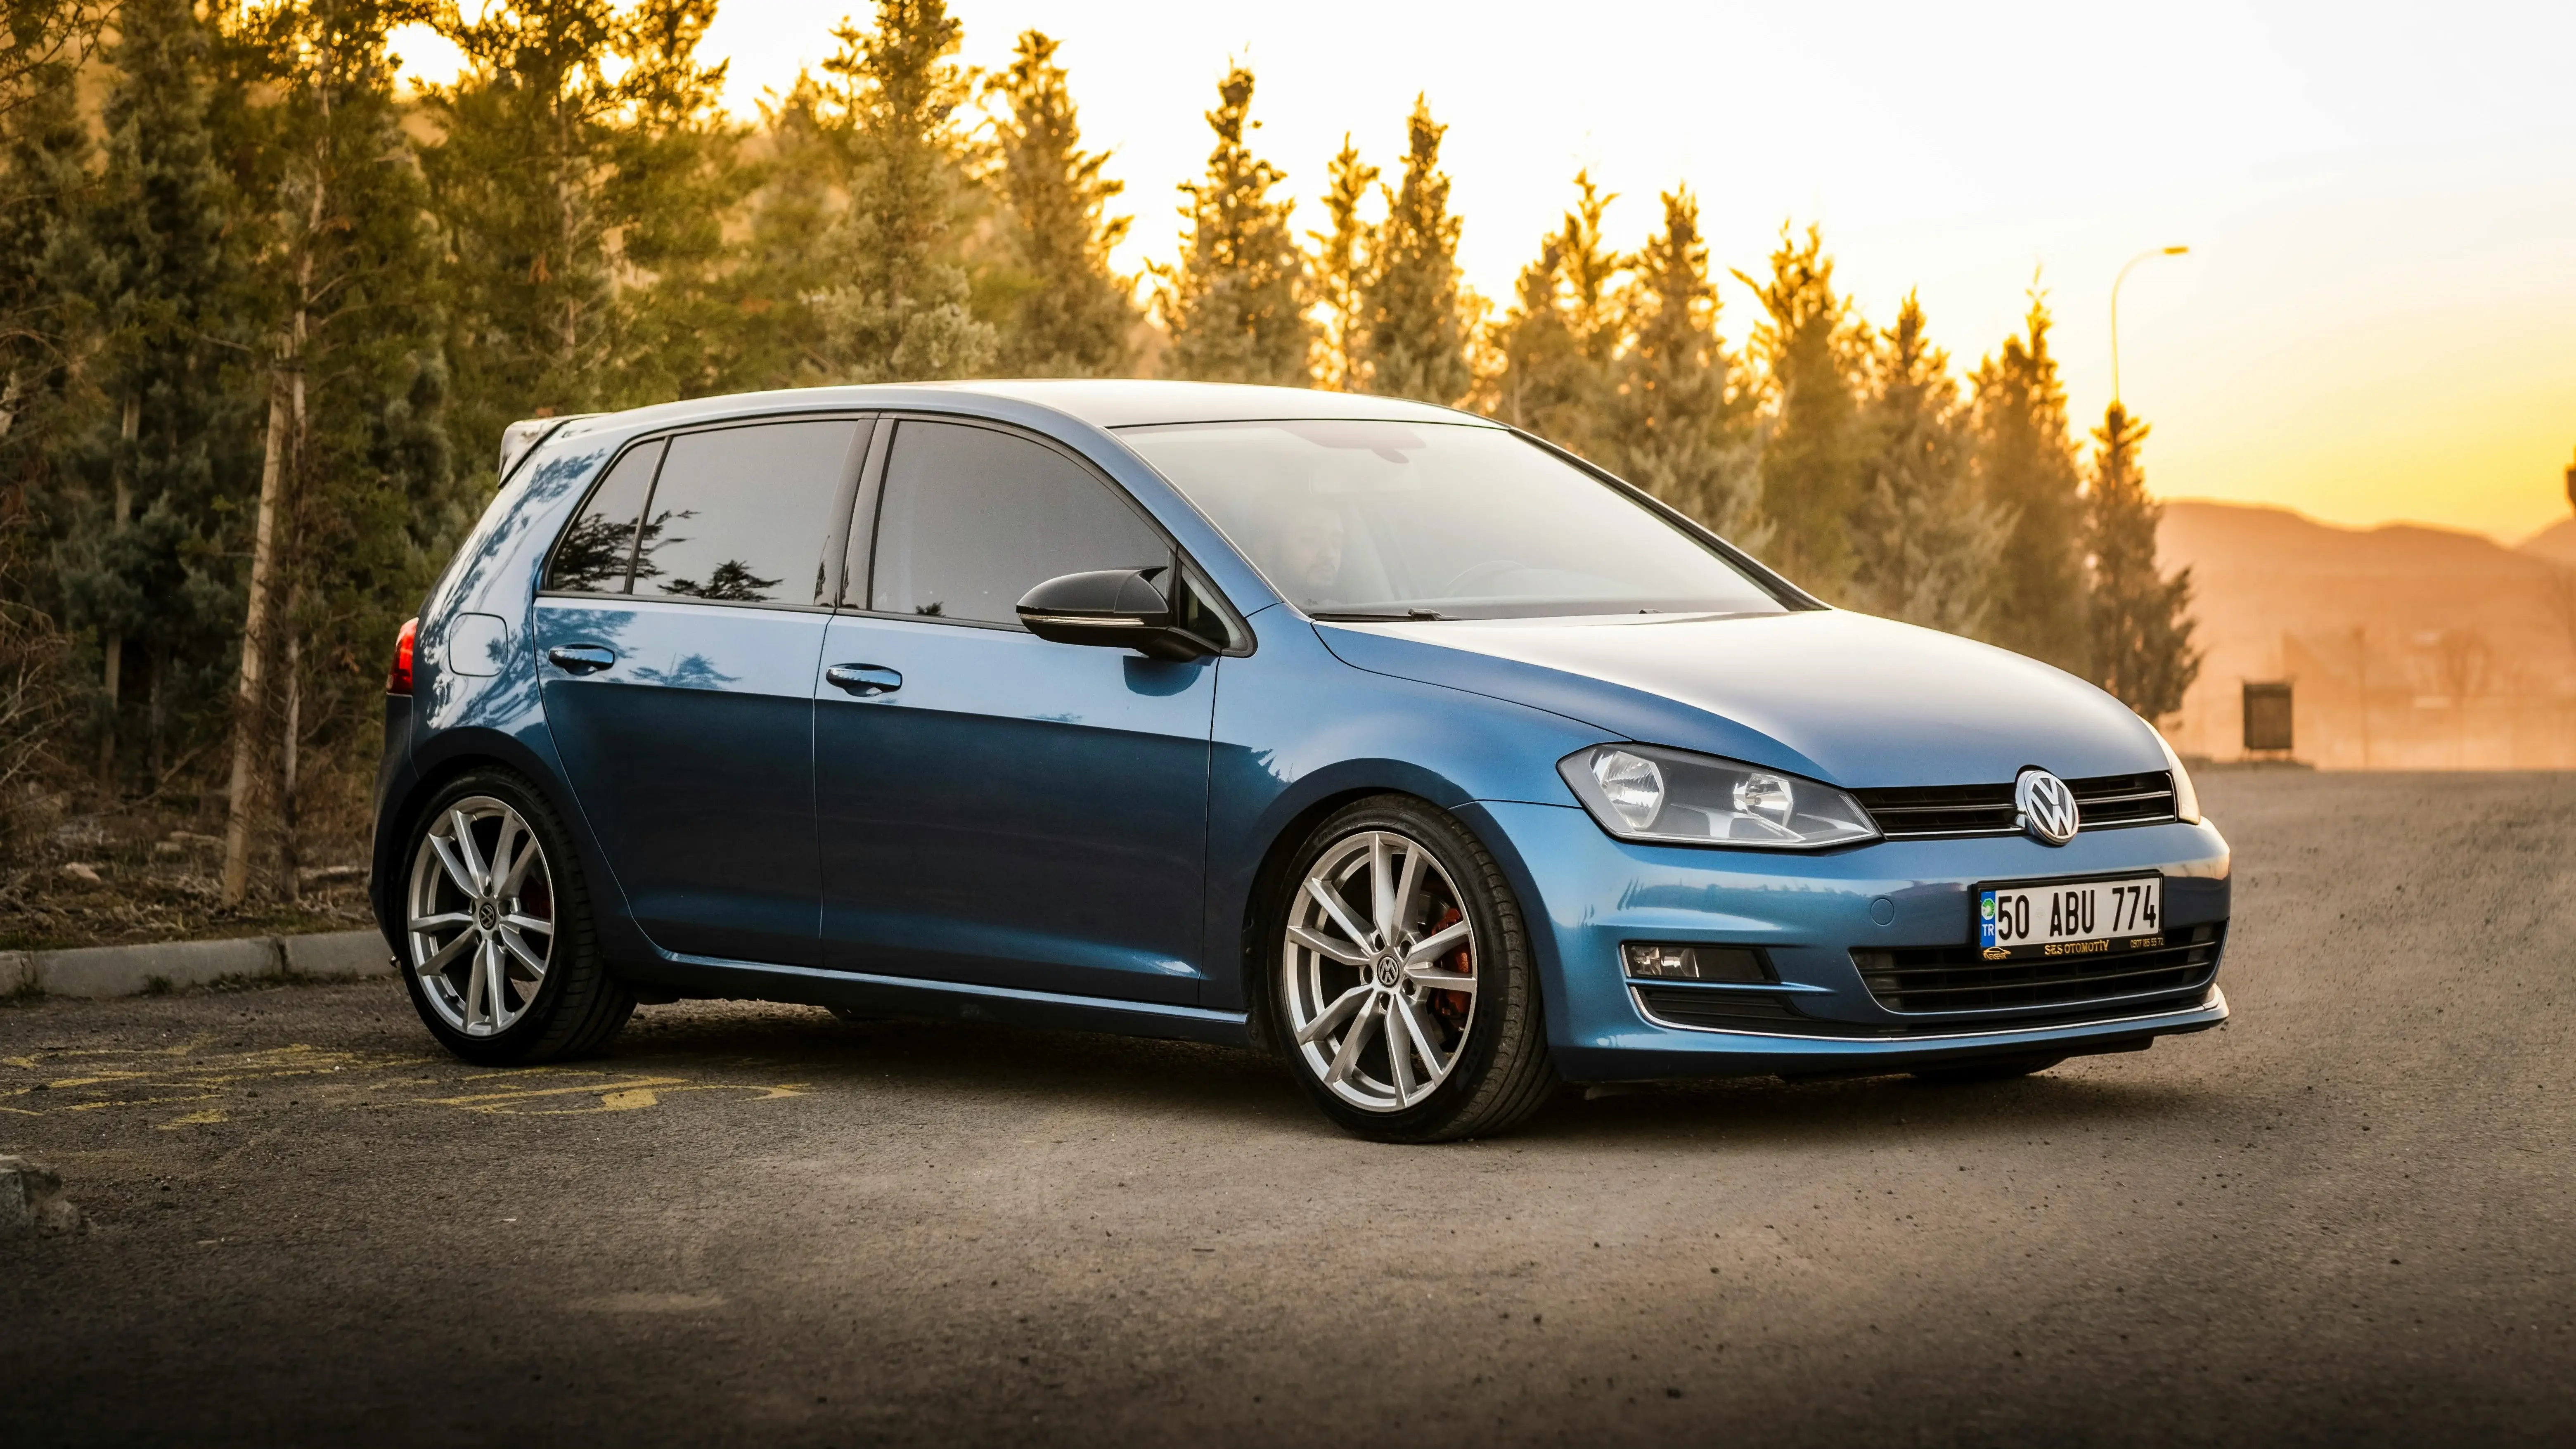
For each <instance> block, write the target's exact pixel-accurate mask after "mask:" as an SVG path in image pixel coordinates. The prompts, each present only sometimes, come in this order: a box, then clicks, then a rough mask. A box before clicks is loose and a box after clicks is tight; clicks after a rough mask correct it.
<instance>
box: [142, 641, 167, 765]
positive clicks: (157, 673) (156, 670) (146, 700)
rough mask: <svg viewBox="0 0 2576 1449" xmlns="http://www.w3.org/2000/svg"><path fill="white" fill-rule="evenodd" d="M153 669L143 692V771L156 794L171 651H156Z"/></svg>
mask: <svg viewBox="0 0 2576 1449" xmlns="http://www.w3.org/2000/svg"><path fill="white" fill-rule="evenodd" d="M151 659H152V668H151V671H150V672H149V673H147V674H146V675H145V676H144V678H145V679H147V680H149V681H150V683H149V684H147V685H146V686H145V689H144V692H143V771H144V778H145V779H146V780H148V781H149V782H151V788H152V790H153V792H154V793H156V794H157V793H159V791H160V789H161V699H162V694H161V681H162V680H163V678H164V677H166V676H167V675H168V674H169V666H170V651H168V650H166V649H154V650H153V651H152V654H151Z"/></svg>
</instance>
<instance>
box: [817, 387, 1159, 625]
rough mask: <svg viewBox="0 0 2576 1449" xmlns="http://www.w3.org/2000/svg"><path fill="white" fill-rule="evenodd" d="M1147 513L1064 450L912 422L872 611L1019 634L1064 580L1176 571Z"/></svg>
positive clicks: (891, 486)
mask: <svg viewBox="0 0 2576 1449" xmlns="http://www.w3.org/2000/svg"><path fill="white" fill-rule="evenodd" d="M1171 562H1172V550H1171V546H1170V545H1169V544H1167V543H1165V542H1163V540H1162V538H1161V537H1160V536H1159V535H1158V534H1156V533H1155V532H1154V530H1153V529H1152V528H1151V527H1150V526H1148V525H1147V524H1146V522H1145V521H1144V519H1142V518H1140V517H1138V516H1137V513H1136V510H1135V509H1134V508H1132V507H1129V506H1128V504H1127V503H1126V502H1125V500H1123V499H1121V498H1120V497H1119V496H1118V495H1116V494H1115V493H1113V492H1111V491H1110V490H1109V488H1108V487H1107V486H1105V485H1104V484H1102V483H1101V481H1100V480H1099V479H1097V478H1095V477H1093V476H1092V475H1091V474H1090V473H1089V472H1088V471H1086V470H1085V469H1083V468H1082V467H1080V466H1079V465H1077V464H1076V463H1074V462H1073V460H1071V459H1069V458H1067V457H1065V456H1064V455H1063V454H1062V453H1059V452H1057V451H1055V450H1054V449H1052V448H1048V447H1043V446H1041V445H1039V444H1036V443H1032V442H1030V441H1028V440H1027V439H1025V438H1016V437H1013V436H1011V435H1010V434H1008V433H1001V432H995V431H994V430H992V429H990V428H976V427H966V426H962V425H959V424H955V423H926V422H914V421H906V422H904V423H902V424H901V425H900V426H899V427H898V428H897V429H896V431H895V435H894V448H893V452H892V454H891V455H890V456H889V457H888V459H887V462H886V476H885V489H884V501H883V503H882V504H881V505H880V506H879V509H878V513H877V529H876V549H875V554H874V557H873V559H872V561H871V565H870V568H869V582H868V607H869V608H870V609H872V610H874V611H876V612H878V613H881V614H918V615H923V616H927V617H935V618H942V619H964V620H970V621H974V622H977V623H986V624H1017V623H1018V622H1019V621H1020V616H1019V615H1018V613H1016V612H1015V611H1014V606H1015V605H1017V604H1018V603H1019V601H1020V598H1021V596H1022V595H1024V594H1026V593H1028V591H1029V590H1031V589H1033V588H1035V587H1037V586H1038V585H1039V584H1042V583H1045V582H1046V581H1047V580H1048V579H1051V578H1055V577H1057V576H1059V575H1062V574H1073V573H1083V572H1086V571H1088V570H1091V569H1141V568H1154V567H1158V566H1159V567H1163V568H1169V567H1170V566H1171Z"/></svg>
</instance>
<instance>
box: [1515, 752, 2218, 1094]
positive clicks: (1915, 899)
mask: <svg viewBox="0 0 2576 1449" xmlns="http://www.w3.org/2000/svg"><path fill="white" fill-rule="evenodd" d="M1478 809H1479V810H1480V811H1481V813H1483V814H1484V815H1485V816H1486V817H1487V819H1488V820H1489V821H1490V822H1491V823H1492V826H1493V828H1494V831H1495V832H1496V834H1497V835H1499V836H1500V837H1501V838H1502V839H1503V840H1504V841H1506V842H1508V846H1509V849H1508V850H1507V851H1502V852H1498V854H1499V855H1501V856H1503V857H1504V863H1505V868H1506V869H1507V870H1510V871H1511V872H1512V873H1513V874H1514V875H1515V876H1516V877H1517V878H1516V879H1515V881H1514V884H1515V886H1516V887H1517V888H1518V891H1519V894H1520V897H1521V899H1522V901H1523V902H1524V903H1525V906H1526V908H1527V912H1528V915H1529V918H1530V919H1529V925H1530V927H1531V930H1532V933H1533V938H1534V939H1533V945H1534V946H1535V947H1536V949H1537V954H1538V957H1539V965H1540V970H1541V973H1542V984H1543V988H1544V993H1545V999H1546V1006H1547V1012H1548V1023H1549V1031H1548V1036H1549V1041H1550V1045H1551V1048H1552V1049H1553V1051H1554V1052H1555V1053H1556V1057H1557V1065H1558V1067H1559V1069H1560V1070H1562V1071H1563V1072H1564V1073H1565V1074H1566V1075H1567V1076H1569V1077H1572V1078H1575V1079H1577V1080H1582V1081H1635V1080H1645V1079H1651V1078H1659V1077H1701V1076H1749V1075H1767V1074H1773V1073H1778V1074H1783V1075H1790V1076H1796V1075H1803V1074H1808V1073H1835V1072H1869V1071H1906V1070H1911V1069H1914V1068H1917V1067H1922V1066H1932V1065H1942V1064H1957V1063H1961V1062H1966V1061H1971V1060H1975V1059H1978V1058H1984V1057H2000V1056H2023V1055H2044V1054H2058V1053H2064V1054H2069V1055H2073V1054H2078V1053H2083V1052H2092V1051H2120V1050H2127V1049H2130V1048H2132V1047H2134V1046H2137V1045H2143V1044H2144V1043H2145V1042H2147V1041H2149V1040H2152V1039H2153V1038H2154V1037H2157V1036H2165V1035H2172V1034H2175V1033H2180V1032H2190V1031H2200V1030H2204V1029H2206V1028H2209V1027H2212V1026H2215V1025H2217V1024H2218V1023H2220V1022H2222V1021H2224V1020H2226V1019H2227V1001H2226V997H2225V996H2224V995H2223V994H2222V993H2221V992H2220V991H2219V990H2218V988H2217V985H2216V983H2215V981H2214V979H2213V980H2212V982H2211V984H2210V985H2209V987H2208V988H2207V990H2206V991H2205V992H2203V993H2198V994H2196V995H2194V996H2192V997H2190V998H2187V999H2179V1000H2178V999H2176V998H2175V997H2173V996H2172V995H2170V994H2168V995H2165V996H2162V997H2158V998H2155V999H2153V1000H2152V1001H2140V1002H2123V1001H2121V1000H2119V999H2117V998H2108V999H2096V1000H2088V1001H2085V1002H2082V1003H2065V1002H2050V1003H2044V1004H2040V1005H2035V1006H2029V1007H2021V1008H2012V1009H1996V1010H1980V1011H1963V1012H1939V1013H1904V1012H1897V1011H1892V1010H1889V1009H1888V1008H1886V1007H1885V1006H1883V1005H1881V1004H1880V1003H1879V1001H1878V999H1877V998H1876V997H1874V996H1872V995H1871V994H1870V991H1869V988H1868V985H1867V984H1866V983H1865V982H1864V981H1863V979H1862V976H1861V971H1860V968H1859V967H1858V966H1856V965H1855V964H1854V962H1853V960H1852V952H1854V951H1856V950H1861V951H1873V950H1904V949H1908V948H1914V947H1939V946H1955V945H1958V944H1960V943H1962V942H1965V941H1968V940H1971V939H1973V937H1972V931H1973V923H1974V911H1975V905H1974V897H1973V888H1974V887H1975V886H1976V885H1977V884H1979V883H1981V882H1988V881H2007V880H2009V881H2019V880H2030V879H2044V878H2050V877H2068V878H2072V877H2079V876H2099V875H2116V874H2120V873H2123V872H2129V871H2139V870H2147V869H2154V870H2156V871H2159V872H2160V873H2161V874H2162V875H2163V876H2164V878H2165V920H2166V929H2167V931H2168V932H2174V931H2181V930H2186V929H2188V928H2190V927H2193V926H2196V925H2213V924H2223V923H2224V922H2225V921H2226V919H2227V916H2228V907H2229V885H2228V867H2229V860H2228V849H2227V842H2226V841H2225V840H2224V839H2223V838H2221V837H2220V835H2219V833H2218V832H2217V830H2215V829H2214V828H2212V827H2210V826H2209V825H2207V824H2205V823H2204V824H2200V825H2182V824H2167V825H2145V826H2132V827H2126V828H2119V829H2103V830H2095V831H2088V832H2085V833H2084V834H2081V835H2078V836H2077V837H2076V838H2075V839H2074V840H2073V841H2071V842H2069V843H2068V844H2066V845H2064V846H2055V847H2052V846H2045V845H2041V844H2039V843H2038V842H2036V841H2033V840H2029V839H2026V838H2024V837H2019V836H2011V837H1980V838H1972V839H1965V840H1906V841H1885V842H1881V843H1878V844H1875V845H1867V846H1861V847H1857V848H1855V849H1850V850H1842V851H1832V852H1826V853H1820V854H1815V855H1795V854H1786V853H1766V852H1755V851H1722V850H1706V849H1692V848H1688V847H1669V846H1640V845H1633V844H1629V843H1627V842H1623V841H1617V840H1613V839H1612V838H1611V837H1609V836H1608V835H1606V834H1604V833H1603V832H1602V830H1601V829H1600V827H1599V826H1597V825H1595V824H1594V823H1593V821H1592V818H1591V817H1590V816H1588V815H1586V814H1584V813H1583V811H1582V810H1581V809H1579V808H1576V807H1571V806H1564V807H1560V806H1549V805H1523V804H1500V803H1488V804H1484V805H1482V806H1480V807H1478ZM1882 917H1883V918H1884V920H1883V921H1882V920H1881V919H1880V918H1882ZM1625 941H1658V942H1677V943H1689V944H1706V945H1713V946H1714V945H1730V946H1750V947H1758V948H1759V949H1760V950H1761V951H1762V953H1763V955H1764V956H1765V957H1766V958H1767V959H1768V960H1769V961H1770V963H1771V965H1772V967H1773V968H1774V970H1775V971H1776V973H1777V975H1778V977H1779V980H1778V981H1777V982H1770V983H1763V984H1761V985H1759V986H1741V987H1730V986H1698V985H1695V986H1690V987H1686V988H1681V989H1684V990H1688V991H1691V992H1695V993H1713V994H1717V995H1723V994H1725V993H1729V992H1740V993H1743V994H1745V995H1748V996H1757V997H1760V998H1763V999H1766V1000H1773V1001H1783V1002H1787V1003H1789V1004H1790V1005H1791V1006H1792V1007H1793V1009H1794V1010H1795V1012H1796V1013H1797V1014H1798V1015H1799V1016H1800V1017H1802V1018H1804V1019H1805V1021H1806V1024H1805V1025H1799V1026H1788V1027H1784V1028H1782V1029H1776V1030H1775V1029H1770V1028H1767V1027H1765V1028H1759V1029H1745V1030H1737V1029H1732V1028H1731V1027H1730V1028H1729V1029H1722V1030H1721V1029H1710V1028H1707V1027H1700V1026H1689V1025H1683V1024H1678V1023H1675V1022H1672V1021H1669V1020H1659V1019H1658V1018H1657V1017H1656V1016H1655V1015H1654V1014H1652V1013H1651V1012H1650V1010H1649V1009H1648V1007H1647V1005H1646V1004H1645V1002H1644V1001H1643V1000H1642V999H1641V997H1640V995H1639V992H1638V991H1637V990H1636V987H1637V986H1638V985H1640V983H1636V982H1631V981H1630V980H1628V979H1627V977H1626V975H1625V973H1624V971H1623V969H1622V967H1621V964H1620V953H1619V947H1620V944H1621V943H1622V942H1625ZM1654 984H1656V985H1661V983H1654Z"/></svg>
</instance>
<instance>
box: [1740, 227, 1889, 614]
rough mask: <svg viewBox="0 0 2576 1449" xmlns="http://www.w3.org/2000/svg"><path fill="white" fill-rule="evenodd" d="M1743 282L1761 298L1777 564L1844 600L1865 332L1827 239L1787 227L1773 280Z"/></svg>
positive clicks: (1766, 450) (1766, 475) (1756, 335)
mask: <svg viewBox="0 0 2576 1449" xmlns="http://www.w3.org/2000/svg"><path fill="white" fill-rule="evenodd" d="M1735 275H1736V278H1737V280H1739V281H1741V282H1743V283H1744V284H1745V285H1746V286H1748V287H1751V288H1752V289H1753V291H1754V294H1755V295H1756V296H1757V297H1759V298H1760V299H1761V302H1762V307H1763V311H1764V312H1765V313H1766V314H1768V316H1767V320H1766V321H1765V322H1764V323H1763V324H1762V325H1761V326H1759V327H1757V328H1755V329H1754V332H1753V352H1754V354H1755V356H1756V357H1758V358H1759V359H1760V360H1761V362H1762V364H1763V369H1764V377H1763V390H1764V393H1765V396H1766V400H1767V402H1768V404H1769V410H1770V422H1771V427H1770V435H1769V437H1768V439H1767V440H1766V441H1765V443H1764V446H1763V450H1762V506H1763V509H1764V511H1765V512H1766V513H1768V514H1769V515H1770V517H1771V519H1772V521H1773V522H1774V523H1775V524H1776V525H1777V527H1778V532H1777V533H1775V534H1774V535H1773V543H1772V553H1773V558H1774V562H1775V563H1776V565H1777V566H1778V567H1779V568H1780V570H1781V571H1782V572H1783V573H1786V574H1788V575H1789V576H1790V577H1791V578H1793V579H1795V580H1797V581H1798V583H1799V584H1801V585H1802V586H1804V587H1805V588H1807V589H1809V590H1810V591H1812V592H1814V593H1817V594H1820V595H1822V596H1824V597H1826V598H1828V599H1833V598H1839V597H1840V596H1841V595H1842V592H1843V590H1844V589H1845V588H1846V587H1847V586H1848V585H1849V583H1850V581H1851V574H1852V566H1853V559H1852V548H1851V523H1852V515H1853V512H1854V511H1855V509H1856V507H1857V506H1858V504H1859V502H1860V496H1861V470H1862V466H1863V458H1862V454H1863V440H1862V437H1861V430H1860V398H1859V388H1860V374H1861V372H1862V369H1863V365H1864V364H1863V361H1862V359H1863V357H1864V355H1865V351H1864V349H1865V344H1866V337H1867V332H1866V330H1865V328H1864V327H1863V326H1862V325H1861V324H1860V322H1859V320H1858V319H1857V318H1856V317H1855V316H1854V315H1853V312H1852V306H1851V302H1850V299H1849V298H1847V297H1844V296H1842V295H1841V294H1839V293H1837V292H1835V290H1834V263H1833V258H1831V257H1829V256H1826V255H1825V241H1824V232H1823V229H1822V228H1821V227H1817V226H1812V225H1811V226H1809V227H1808V228H1807V235H1806V239H1805V240H1803V241H1801V240H1798V239H1797V238H1796V236H1795V234H1794V233H1792V232H1791V231H1790V229H1789V228H1788V227H1787V226H1786V225H1783V226H1782V227H1781V228H1780V245H1779V246H1778V248H1776V249H1775V250H1774V251H1773V252H1772V253H1771V276H1770V279H1769V280H1768V281H1762V282H1757V281H1755V280H1754V279H1753V278H1751V277H1748V276H1746V275H1744V274H1743V273H1742V272H1738V273H1736V274H1735Z"/></svg>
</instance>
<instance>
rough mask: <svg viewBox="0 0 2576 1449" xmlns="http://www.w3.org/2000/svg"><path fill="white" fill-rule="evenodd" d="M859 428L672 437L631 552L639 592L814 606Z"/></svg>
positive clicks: (832, 424) (838, 425)
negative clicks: (640, 539) (637, 542)
mask: <svg viewBox="0 0 2576 1449" xmlns="http://www.w3.org/2000/svg"><path fill="white" fill-rule="evenodd" d="M859 435H860V425H859V424H858V423H857V422H856V421H855V420H851V419H847V418H831V419H822V420H817V421H813V422H794V423H763V424H761V425H759V426H757V427H748V428H725V429H722V430H720V431H717V432H712V433H683V434H681V435H680V436H679V437H676V438H673V439H672V440H671V456H670V458H669V459H668V460H666V461H665V462H664V463H663V465H662V477H661V481H660V482H658V483H656V484H655V485H654V487H653V502H652V506H651V507H650V509H649V510H647V513H646V517H645V523H644V540H643V544H642V546H641V547H640V548H639V549H638V550H637V552H636V558H635V592H636V593H639V594H661V595H665V596H673V597H679V598H690V599H720V600H724V601H727V602H731V603H744V604H759V603H771V604H782V603H783V604H805V603H812V602H813V601H814V598H815V594H816V591H817V581H818V578H819V576H820V573H821V570H822V566H823V536H824V534H825V533H827V532H828V531H829V529H830V523H831V513H832V506H833V505H834V504H835V503H837V502H838V501H839V500H840V496H841V483H842V480H844V479H846V478H847V477H848V476H849V473H850V469H851V468H852V467H853V466H855V464H856V460H855V459H853V458H852V457H851V454H850V450H851V446H852V444H854V443H856V442H857V441H858V438H859Z"/></svg>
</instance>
